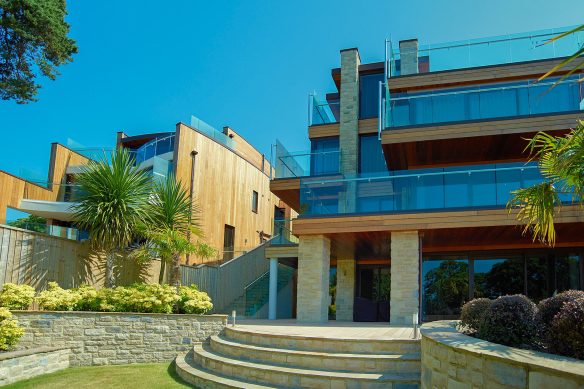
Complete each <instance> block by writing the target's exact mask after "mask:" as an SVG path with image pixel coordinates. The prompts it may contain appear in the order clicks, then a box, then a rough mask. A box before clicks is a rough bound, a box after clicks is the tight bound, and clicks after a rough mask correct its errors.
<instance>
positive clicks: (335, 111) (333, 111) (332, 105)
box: [308, 93, 341, 127]
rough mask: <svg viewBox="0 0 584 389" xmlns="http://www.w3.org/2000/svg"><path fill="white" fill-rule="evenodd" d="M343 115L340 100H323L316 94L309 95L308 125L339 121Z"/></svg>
mask: <svg viewBox="0 0 584 389" xmlns="http://www.w3.org/2000/svg"><path fill="white" fill-rule="evenodd" d="M340 117H341V103H340V101H339V100H330V101H329V100H327V101H321V100H320V99H318V98H317V97H316V94H314V93H313V94H310V95H309V96H308V126H309V127H310V126H316V125H320V124H331V123H338V122H339V119H340Z"/></svg>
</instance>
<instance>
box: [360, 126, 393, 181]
mask: <svg viewBox="0 0 584 389" xmlns="http://www.w3.org/2000/svg"><path fill="white" fill-rule="evenodd" d="M385 171H387V165H386V164H385V156H384V155H383V150H382V148H381V141H380V140H379V138H378V137H377V134H372V135H360V136H359V173H378V172H385Z"/></svg>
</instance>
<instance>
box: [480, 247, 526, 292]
mask: <svg viewBox="0 0 584 389" xmlns="http://www.w3.org/2000/svg"><path fill="white" fill-rule="evenodd" d="M524 283H525V277H524V263H523V259H522V258H521V257H510V258H481V259H478V260H475V261H474V287H475V289H474V297H487V298H491V299H492V298H497V297H499V296H504V295H506V294H517V293H524Z"/></svg>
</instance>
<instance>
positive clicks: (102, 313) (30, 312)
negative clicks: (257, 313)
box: [11, 310, 229, 320]
mask: <svg viewBox="0 0 584 389" xmlns="http://www.w3.org/2000/svg"><path fill="white" fill-rule="evenodd" d="M11 312H12V313H14V314H17V315H22V314H25V315H26V314H30V315H39V314H40V315H52V314H59V315H62V314H65V315H67V314H75V315H110V316H157V317H161V316H176V317H196V318H210V319H212V318H222V319H225V320H227V318H228V317H229V315H224V314H217V313H214V314H210V315H200V314H194V313H144V312H101V311H38V310H26V311H16V310H15V311H11Z"/></svg>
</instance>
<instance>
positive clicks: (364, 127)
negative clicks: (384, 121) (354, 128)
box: [308, 118, 379, 139]
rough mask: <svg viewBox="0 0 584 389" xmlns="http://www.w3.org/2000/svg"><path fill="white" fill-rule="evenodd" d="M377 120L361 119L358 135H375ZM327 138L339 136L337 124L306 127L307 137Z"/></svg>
mask: <svg viewBox="0 0 584 389" xmlns="http://www.w3.org/2000/svg"><path fill="white" fill-rule="evenodd" d="M378 123H379V121H378V119H377V118H370V119H361V120H359V134H376V133H377V131H378V129H379V128H378ZM327 136H339V123H331V124H320V125H317V126H311V127H308V137H309V138H310V139H314V138H324V137H327Z"/></svg>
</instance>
